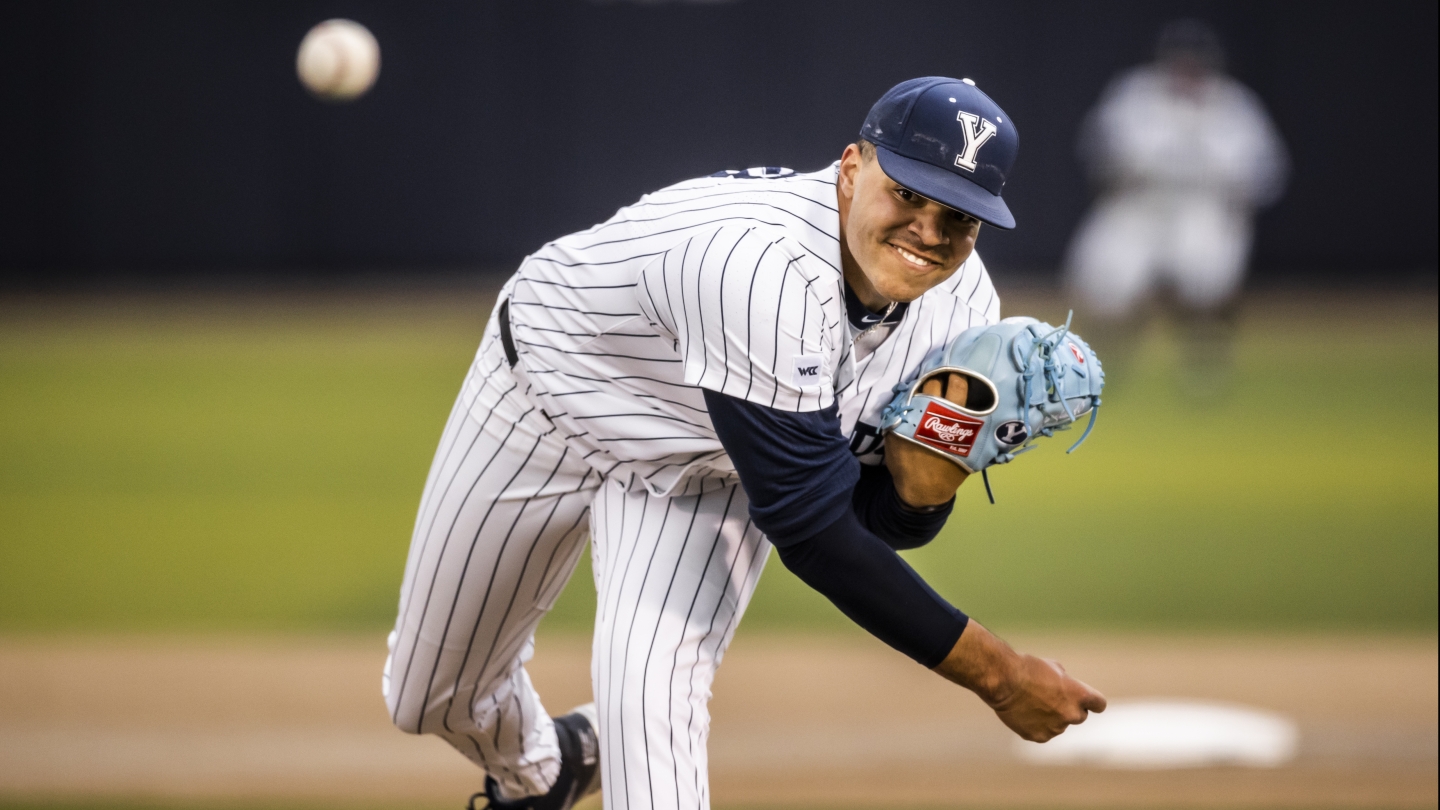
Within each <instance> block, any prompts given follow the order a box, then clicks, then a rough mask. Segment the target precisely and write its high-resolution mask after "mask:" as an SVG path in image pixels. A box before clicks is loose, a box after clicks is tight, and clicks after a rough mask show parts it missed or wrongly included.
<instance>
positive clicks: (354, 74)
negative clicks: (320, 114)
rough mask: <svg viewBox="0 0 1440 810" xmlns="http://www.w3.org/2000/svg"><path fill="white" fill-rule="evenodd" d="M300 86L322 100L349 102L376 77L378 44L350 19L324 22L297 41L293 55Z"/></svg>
mask: <svg viewBox="0 0 1440 810" xmlns="http://www.w3.org/2000/svg"><path fill="white" fill-rule="evenodd" d="M295 72H296V73H297V74H299V76H300V83H301V84H303V85H305V87H306V88H307V89H308V90H309V91H310V92H311V93H314V94H315V95H316V96H318V97H319V98H322V99H324V100H326V101H353V100H355V99H357V98H359V97H360V96H362V95H364V94H365V92H366V91H367V90H369V89H370V87H371V86H372V85H373V84H375V77H376V76H378V75H379V74H380V43H378V42H376V41H375V36H374V35H373V34H371V33H370V30H369V29H367V28H366V27H365V26H363V25H361V24H360V23H357V22H355V21H354V20H341V19H335V20H326V21H325V22H322V23H320V24H319V25H317V26H315V27H314V28H311V29H310V32H309V33H308V34H306V35H305V38H304V39H303V40H301V41H300V52H299V53H297V54H296V55H295Z"/></svg>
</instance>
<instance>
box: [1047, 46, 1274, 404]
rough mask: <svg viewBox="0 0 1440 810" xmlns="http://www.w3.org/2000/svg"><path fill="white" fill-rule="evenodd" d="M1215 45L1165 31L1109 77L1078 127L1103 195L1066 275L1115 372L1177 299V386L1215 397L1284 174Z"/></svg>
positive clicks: (1267, 134)
mask: <svg viewBox="0 0 1440 810" xmlns="http://www.w3.org/2000/svg"><path fill="white" fill-rule="evenodd" d="M1224 69H1225V52H1224V48H1223V46H1222V44H1221V42H1220V38H1219V36H1218V35H1217V34H1216V33H1215V31H1214V29H1212V28H1211V27H1210V26H1209V25H1207V24H1205V23H1203V22H1200V21H1199V20H1191V19H1185V20H1177V21H1175V22H1172V23H1169V24H1168V25H1166V26H1165V27H1164V28H1163V29H1162V30H1161V32H1160V37H1159V41H1158V42H1157V44H1156V53H1155V61H1154V63H1152V64H1148V65H1142V66H1140V67H1136V68H1133V69H1131V70H1128V71H1126V72H1124V73H1122V74H1120V75H1119V76H1117V77H1116V78H1115V79H1114V80H1112V81H1111V82H1110V84H1109V86H1108V87H1106V89H1105V91H1104V92H1103V93H1102V94H1101V97H1100V101H1099V102H1098V103H1097V104H1096V105H1095V107H1094V108H1093V109H1092V110H1091V111H1090V113H1089V114H1088V116H1087V117H1086V120H1085V122H1084V123H1083V125H1082V127H1081V134H1080V143H1079V153H1080V159H1081V161H1082V162H1083V163H1084V164H1085V168H1086V169H1087V171H1088V173H1089V175H1090V178H1091V180H1092V182H1093V183H1094V185H1095V186H1096V187H1097V189H1098V193H1099V196H1098V199H1097V200H1096V202H1095V204H1094V206H1092V207H1091V209H1090V210H1089V212H1088V213H1087V214H1086V216H1085V217H1084V219H1082V220H1081V223H1080V226H1079V227H1078V228H1077V229H1076V231H1075V234H1074V236H1073V237H1072V239H1071V243H1070V248H1069V251H1068V256H1067V258H1066V267H1065V276H1066V282H1067V284H1068V286H1069V287H1070V290H1071V294H1072V295H1071V297H1072V299H1074V300H1075V301H1076V303H1077V304H1078V308H1079V309H1080V312H1081V318H1082V320H1083V321H1084V322H1085V324H1084V326H1085V328H1088V329H1090V331H1091V332H1095V333H1096V340H1097V342H1098V343H1099V345H1100V346H1101V351H1102V352H1104V354H1105V357H1106V360H1107V363H1109V365H1110V366H1111V370H1112V371H1114V370H1119V371H1120V373H1121V375H1122V376H1123V374H1124V370H1125V367H1126V366H1127V365H1128V363H1129V360H1130V359H1131V357H1132V355H1133V352H1134V350H1135V349H1136V348H1137V347H1138V337H1139V329H1140V328H1141V327H1142V326H1143V318H1142V315H1143V313H1144V308H1145V304H1146V303H1147V302H1148V300H1149V299H1150V298H1151V294H1152V293H1155V292H1160V293H1162V294H1163V295H1164V299H1165V300H1166V301H1168V302H1169V303H1171V304H1173V307H1174V310H1175V314H1176V316H1177V320H1178V321H1179V325H1180V327H1181V329H1180V331H1181V336H1182V352H1183V353H1184V355H1185V357H1184V360H1185V363H1186V366H1187V367H1188V368H1187V373H1186V374H1185V375H1184V378H1185V379H1186V380H1188V381H1190V382H1192V383H1193V384H1194V385H1195V387H1196V388H1197V389H1198V390H1197V391H1196V392H1194V393H1201V392H1211V393H1215V392H1218V391H1220V390H1223V386H1224V380H1225V377H1226V371H1227V369H1228V367H1229V357H1230V353H1231V350H1230V346H1231V342H1232V331H1233V330H1232V324H1233V320H1234V311H1233V307H1232V303H1233V302H1234V299H1235V295H1236V293H1237V292H1238V291H1239V289H1240V286H1241V282H1242V281H1243V279H1244V275H1245V268H1246V264H1247V261H1248V259H1249V254H1250V245H1251V241H1252V239H1251V237H1252V233H1253V220H1254V215H1255V212H1256V210H1257V209H1259V208H1262V207H1265V206H1267V205H1269V204H1271V203H1273V202H1275V201H1276V200H1277V199H1278V198H1279V197H1280V194H1281V192H1282V191H1283V190H1284V186H1285V179H1286V174H1287V169H1288V160H1287V157H1286V153H1285V146H1284V144H1283V143H1282V142H1281V140H1280V137H1279V135H1278V134H1277V132H1276V130H1275V126H1274V125H1273V124H1272V123H1271V121H1270V117H1269V116H1268V115H1267V114H1266V112H1265V108H1264V105H1263V104H1262V103H1261V102H1260V99H1259V98H1258V97H1257V96H1256V95H1255V93H1254V92H1252V91H1251V90H1250V89H1249V88H1247V87H1245V86H1244V85H1243V84H1241V83H1240V82H1238V81H1236V80H1235V79H1234V78H1232V77H1230V76H1228V75H1226V73H1225V72H1224Z"/></svg>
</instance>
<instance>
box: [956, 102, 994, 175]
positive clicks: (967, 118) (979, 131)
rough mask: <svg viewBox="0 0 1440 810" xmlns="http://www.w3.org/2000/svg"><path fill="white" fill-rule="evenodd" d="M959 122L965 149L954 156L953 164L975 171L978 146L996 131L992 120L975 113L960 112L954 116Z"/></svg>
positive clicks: (983, 143)
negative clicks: (963, 136) (963, 135)
mask: <svg viewBox="0 0 1440 810" xmlns="http://www.w3.org/2000/svg"><path fill="white" fill-rule="evenodd" d="M955 120H957V121H959V122H960V131H961V132H963V133H964V134H965V151H963V152H961V153H960V154H958V155H956V156H955V165H956V166H959V167H960V168H962V169H964V170H965V171H967V172H973V171H975V167H976V165H977V162H976V160H975V156H976V155H978V154H979V153H980V147H982V146H984V145H985V142H986V141H988V140H990V139H991V138H993V137H995V133H996V132H997V131H998V130H997V129H996V128H995V124H994V122H991V121H987V120H985V119H984V118H981V117H980V116H978V115H976V114H975V113H968V112H963V111H962V112H961V113H960V114H959V115H957V116H955Z"/></svg>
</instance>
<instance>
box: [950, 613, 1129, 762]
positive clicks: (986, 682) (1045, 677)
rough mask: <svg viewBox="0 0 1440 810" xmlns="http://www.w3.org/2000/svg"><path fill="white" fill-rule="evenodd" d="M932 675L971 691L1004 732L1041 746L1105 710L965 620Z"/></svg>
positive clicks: (1052, 668)
mask: <svg viewBox="0 0 1440 810" xmlns="http://www.w3.org/2000/svg"><path fill="white" fill-rule="evenodd" d="M935 672H937V673H938V674H940V675H941V676H943V677H945V678H948V679H949V680H951V681H954V682H955V683H958V684H960V685H961V686H963V687H965V688H967V689H969V690H971V691H973V692H974V693H975V694H977V695H979V696H980V699H981V700H983V701H985V703H986V704H987V705H989V706H990V708H991V709H993V710H994V711H995V715H996V716H997V717H999V718H1000V721H1001V722H1003V723H1004V724H1005V725H1007V726H1009V727H1010V730H1011V731H1013V732H1015V733H1016V734H1018V735H1020V736H1021V737H1022V738H1024V739H1026V740H1030V741H1031V742H1045V741H1046V740H1049V739H1050V738H1052V737H1054V736H1056V735H1058V734H1060V733H1062V732H1064V731H1065V729H1066V728H1068V727H1069V726H1073V725H1078V724H1080V723H1083V722H1085V718H1086V717H1088V716H1089V714H1090V712H1103V711H1105V696H1104V695H1102V694H1100V693H1099V692H1097V691H1095V690H1094V689H1091V688H1090V687H1089V686H1088V685H1086V684H1085V683H1083V682H1081V681H1078V680H1076V679H1074V678H1072V677H1070V675H1069V674H1068V673H1066V672H1065V668H1064V667H1062V666H1060V664H1059V663H1057V662H1055V661H1050V660H1047V659H1044V658H1036V657H1035V656H1033V655H1023V654H1021V653H1017V652H1015V650H1014V649H1012V648H1011V647H1010V645H1009V644H1006V643H1005V642H1004V641H1003V640H1001V639H1000V638H998V637H996V636H995V635H994V634H992V633H991V632H990V631H989V630H986V629H985V627H984V626H982V625H981V624H980V623H979V622H977V621H975V620H974V619H971V620H970V623H969V625H967V626H966V628H965V632H964V633H962V634H961V635H960V640H959V641H957V642H955V648H954V649H953V650H951V651H950V654H949V655H948V656H946V657H945V660H944V661H942V662H941V663H940V665H939V666H937V667H935Z"/></svg>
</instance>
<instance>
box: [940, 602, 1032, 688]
mask: <svg viewBox="0 0 1440 810" xmlns="http://www.w3.org/2000/svg"><path fill="white" fill-rule="evenodd" d="M1024 663H1025V662H1024V660H1023V656H1021V655H1020V654H1019V653H1017V652H1015V650H1013V649H1012V648H1011V647H1010V645H1009V644H1006V643H1005V642H1004V641H1003V640H1001V639H1000V638H998V637H996V636H995V635H994V634H993V633H991V632H990V631H989V630H986V629H985V627H984V626H983V625H981V624H980V623H979V622H977V621H975V620H974V619H971V620H970V622H969V624H967V625H966V627H965V632H964V633H962V634H961V636H960V640H959V641H957V642H956V643H955V648H954V649H953V650H951V652H950V655H949V656H947V657H946V658H945V660H944V661H943V662H941V664H940V666H938V667H936V668H935V670H936V672H938V673H939V674H940V675H942V676H944V677H945V678H948V679H949V680H951V681H954V682H955V683H957V684H959V685H961V686H963V687H965V688H966V689H969V690H970V691H972V692H974V693H975V694H976V695H977V696H979V698H980V699H981V700H983V701H985V703H986V704H987V705H989V706H990V707H992V708H999V707H1001V706H1004V705H1005V704H1007V703H1008V702H1009V701H1010V700H1011V699H1012V698H1013V697H1014V696H1015V695H1016V694H1018V693H1019V691H1020V684H1021V681H1022V680H1023V678H1024Z"/></svg>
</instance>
